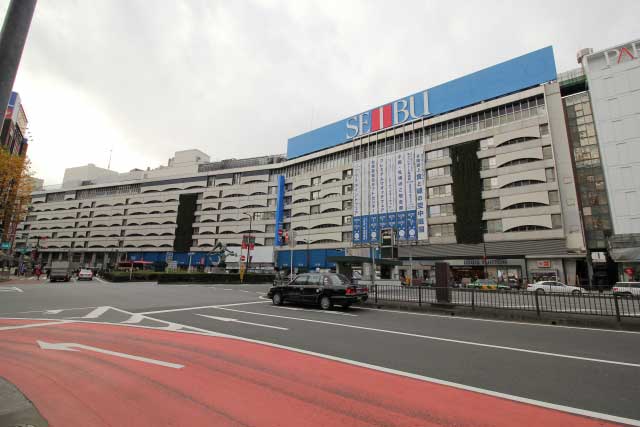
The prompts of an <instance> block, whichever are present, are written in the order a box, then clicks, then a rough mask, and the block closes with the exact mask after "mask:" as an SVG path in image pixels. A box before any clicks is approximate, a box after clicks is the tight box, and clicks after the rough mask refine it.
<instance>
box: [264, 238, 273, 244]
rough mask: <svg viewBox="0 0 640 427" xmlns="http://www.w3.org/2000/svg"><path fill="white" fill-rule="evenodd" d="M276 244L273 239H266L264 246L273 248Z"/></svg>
mask: <svg viewBox="0 0 640 427" xmlns="http://www.w3.org/2000/svg"><path fill="white" fill-rule="evenodd" d="M274 243H275V239H274V238H273V237H265V239H264V245H265V246H273V245H274Z"/></svg>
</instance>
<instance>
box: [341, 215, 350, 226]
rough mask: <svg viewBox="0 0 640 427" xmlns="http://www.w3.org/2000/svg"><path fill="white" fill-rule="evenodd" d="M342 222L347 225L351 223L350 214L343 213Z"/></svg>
mask: <svg viewBox="0 0 640 427" xmlns="http://www.w3.org/2000/svg"><path fill="white" fill-rule="evenodd" d="M342 224H343V225H348V224H351V215H345V216H343V217H342Z"/></svg>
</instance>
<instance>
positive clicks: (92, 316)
mask: <svg viewBox="0 0 640 427" xmlns="http://www.w3.org/2000/svg"><path fill="white" fill-rule="evenodd" d="M110 308H111V307H109V306H103V307H98V308H95V309H93V310H92V311H91V312H90V313H89V314H87V315H85V316H81V317H80V318H81V319H96V318H98V317H100V316H102V315H103V314H104V313H106V312H107V311H109V309H110Z"/></svg>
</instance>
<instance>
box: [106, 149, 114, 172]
mask: <svg viewBox="0 0 640 427" xmlns="http://www.w3.org/2000/svg"><path fill="white" fill-rule="evenodd" d="M112 153H113V147H111V150H109V163H107V169H109V170H111V154H112Z"/></svg>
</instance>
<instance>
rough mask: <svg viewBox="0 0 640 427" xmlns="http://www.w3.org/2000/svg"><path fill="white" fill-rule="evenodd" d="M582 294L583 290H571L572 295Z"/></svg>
mask: <svg viewBox="0 0 640 427" xmlns="http://www.w3.org/2000/svg"><path fill="white" fill-rule="evenodd" d="M580 294H581V292H580V291H579V290H577V289H576V290H574V291H572V292H571V295H573V296H574V297H577V296H579V295H580Z"/></svg>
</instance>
